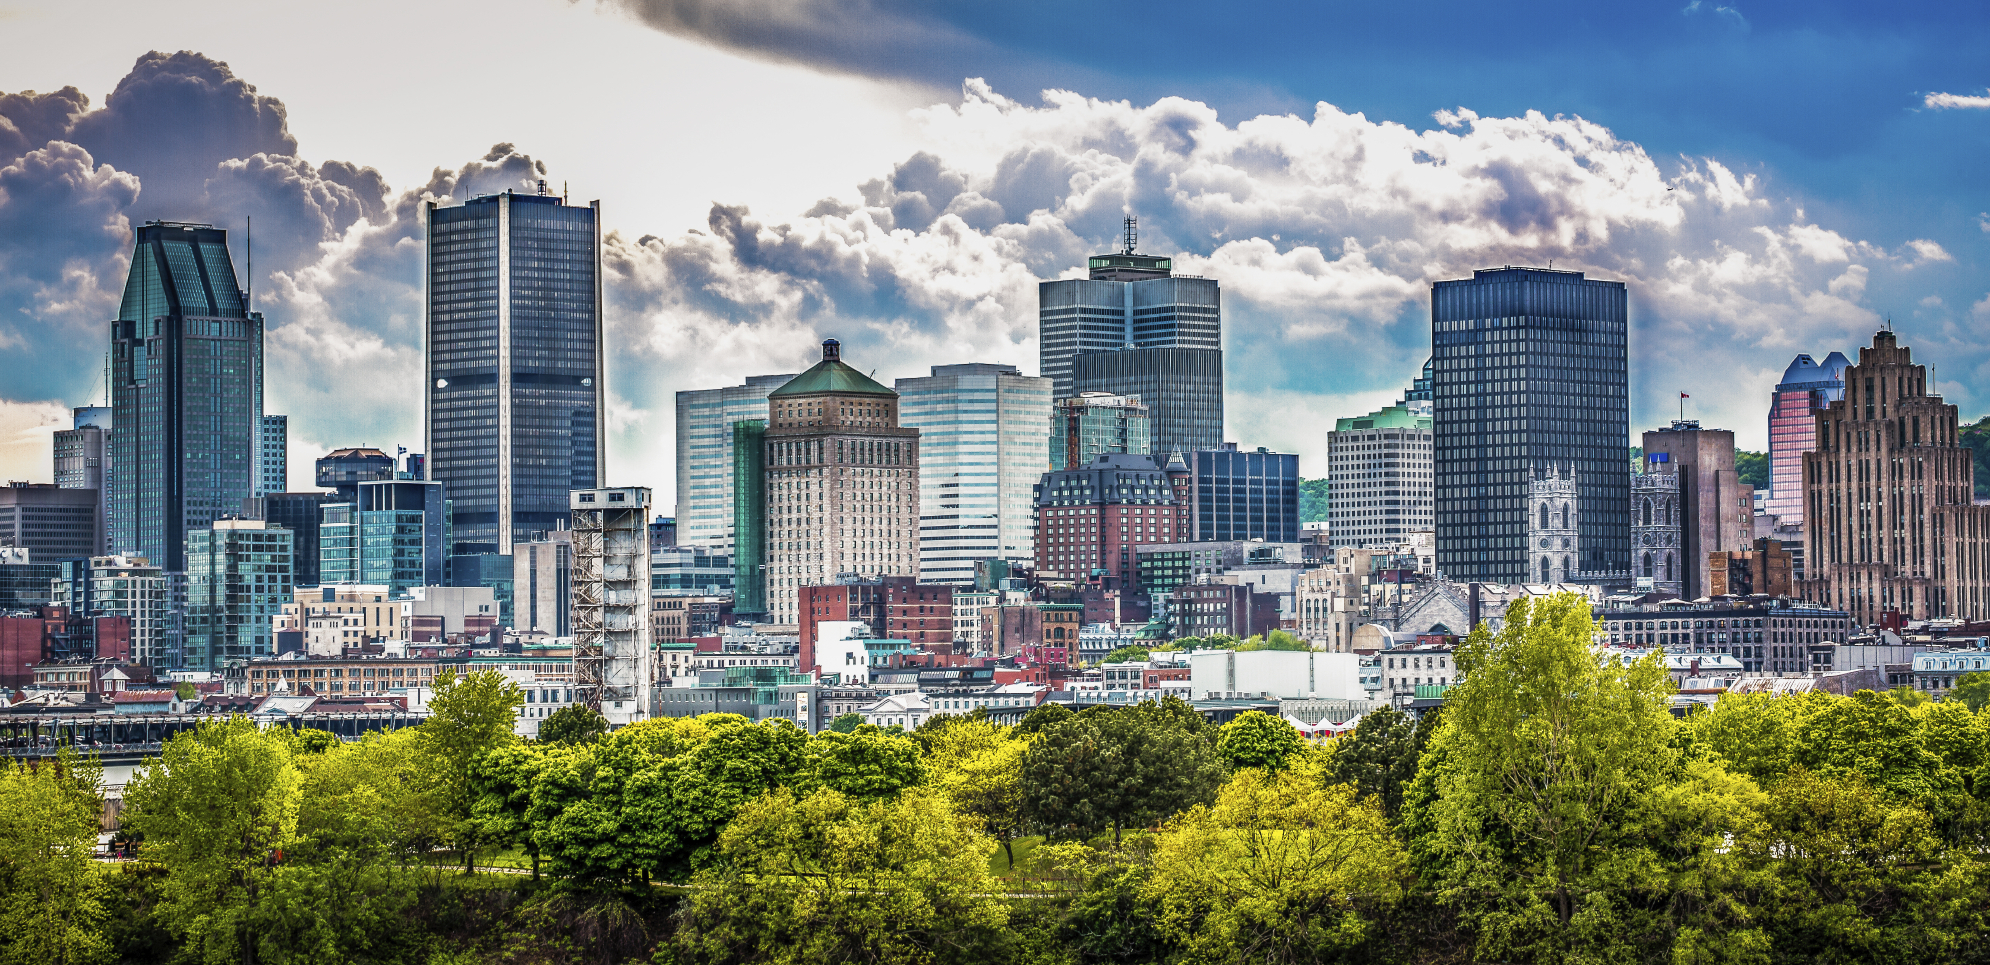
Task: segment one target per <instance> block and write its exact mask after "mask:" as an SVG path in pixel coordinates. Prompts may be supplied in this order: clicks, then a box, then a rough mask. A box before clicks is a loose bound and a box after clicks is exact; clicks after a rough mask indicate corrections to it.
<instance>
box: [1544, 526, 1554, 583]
mask: <svg viewBox="0 0 1990 965" xmlns="http://www.w3.org/2000/svg"><path fill="white" fill-rule="evenodd" d="M1541 515H1542V516H1543V517H1546V516H1547V515H1548V510H1547V509H1546V508H1545V507H1544V508H1542V510H1541ZM1541 582H1543V583H1553V582H1555V581H1554V580H1552V579H1550V578H1549V573H1548V558H1547V557H1545V556H1543V557H1541Z"/></svg>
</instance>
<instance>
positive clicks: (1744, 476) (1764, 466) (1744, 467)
mask: <svg viewBox="0 0 1990 965" xmlns="http://www.w3.org/2000/svg"><path fill="white" fill-rule="evenodd" d="M1734 475H1735V477H1736V478H1737V479H1739V480H1740V482H1741V484H1742V485H1744V486H1747V487H1749V488H1750V489H1767V488H1769V454H1768V453H1766V452H1744V451H1742V450H1739V449H1737V450H1735V453H1734Z"/></svg>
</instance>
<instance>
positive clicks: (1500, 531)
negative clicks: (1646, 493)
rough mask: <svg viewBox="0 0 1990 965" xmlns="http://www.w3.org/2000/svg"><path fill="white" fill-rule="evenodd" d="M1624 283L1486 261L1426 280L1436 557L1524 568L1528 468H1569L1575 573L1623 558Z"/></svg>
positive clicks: (1490, 572) (1464, 568)
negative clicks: (1455, 276)
mask: <svg viewBox="0 0 1990 965" xmlns="http://www.w3.org/2000/svg"><path fill="white" fill-rule="evenodd" d="M1628 305H1629V299H1628V293H1627V291H1626V289H1625V288H1624V285H1623V283H1621V282H1605V281H1596V280H1593V279H1587V278H1584V277H1583V275H1582V273H1581V272H1573V271H1549V270H1543V269H1539V268H1495V269H1488V270H1482V271H1478V272H1474V273H1473V277H1472V278H1470V279H1464V280H1458V281H1440V282H1437V283H1436V284H1435V285H1433V286H1432V288H1431V308H1430V313H1431V315H1430V320H1431V341H1432V344H1433V346H1434V347H1435V358H1434V360H1433V362H1432V370H1431V371H1432V377H1433V379H1434V383H1433V385H1432V390H1433V392H1434V393H1435V400H1434V401H1435V408H1434V412H1435V422H1434V430H1433V431H1434V439H1433V440H1432V441H1433V450H1432V465H1433V469H1432V473H1433V475H1434V477H1435V479H1434V494H1433V495H1434V498H1435V500H1436V506H1437V512H1436V532H1437V567H1438V569H1439V570H1441V571H1442V572H1443V573H1444V574H1445V575H1446V576H1448V577H1450V578H1452V579H1462V580H1479V581H1497V582H1519V581H1523V580H1528V579H1533V578H1534V577H1535V576H1538V570H1537V569H1536V567H1537V566H1538V557H1537V555H1536V554H1535V553H1534V552H1531V551H1530V543H1529V534H1528V511H1529V509H1530V506H1529V491H1528V489H1529V485H1528V484H1529V481H1530V472H1531V471H1534V470H1538V469H1542V468H1545V467H1548V466H1556V467H1559V468H1560V470H1561V471H1562V472H1563V473H1564V474H1572V475H1573V476H1574V477H1575V479H1576V485H1577V493H1576V499H1577V502H1578V504H1579V505H1578V506H1577V507H1576V510H1575V512H1574V515H1575V517H1576V518H1578V519H1579V520H1580V521H1581V530H1580V532H1578V533H1577V534H1576V535H1575V537H1573V541H1574V542H1578V543H1580V555H1579V556H1577V557H1575V558H1574V559H1572V560H1570V565H1571V566H1572V567H1573V568H1574V569H1576V570H1578V571H1581V572H1591V573H1623V574H1625V576H1626V578H1628V575H1629V573H1630V569H1631V558H1630V557H1631V553H1630V537H1631V533H1630V473H1628V472H1626V471H1625V464H1624V453H1625V452H1626V451H1627V450H1628V448H1629V446H1630V440H1629V435H1630V432H1629V414H1628V412H1629V410H1628V408H1627V405H1628V402H1627V382H1628V371H1627V366H1628V362H1627V360H1626V355H1625V350H1626V342H1625V331H1626V325H1627V321H1628V318H1627V312H1628V310H1629V309H1628Z"/></svg>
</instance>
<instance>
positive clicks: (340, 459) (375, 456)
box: [311, 447, 397, 503]
mask: <svg viewBox="0 0 1990 965" xmlns="http://www.w3.org/2000/svg"><path fill="white" fill-rule="evenodd" d="M311 471H312V475H313V477H314V478H315V479H316V480H317V483H318V487H319V488H321V489H330V490H333V491H335V492H337V493H338V494H339V496H340V497H342V498H341V500H340V501H341V502H348V503H350V502H355V501H357V500H358V499H359V484H360V483H363V482H377V481H379V480H383V479H393V478H394V477H395V476H396V475H397V473H396V471H395V467H394V457H393V456H390V455H388V454H386V453H384V452H381V451H380V450H378V449H368V448H365V447H352V448H346V449H334V450H332V451H331V452H328V453H325V454H324V455H322V456H319V457H318V459H317V461H316V462H313V463H312V464H311Z"/></svg>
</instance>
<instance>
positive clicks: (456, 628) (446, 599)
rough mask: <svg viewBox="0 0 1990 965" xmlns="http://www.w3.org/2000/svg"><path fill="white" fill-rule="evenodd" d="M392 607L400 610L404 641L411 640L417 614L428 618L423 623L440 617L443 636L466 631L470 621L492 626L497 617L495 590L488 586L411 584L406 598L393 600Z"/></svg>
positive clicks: (401, 635)
mask: <svg viewBox="0 0 1990 965" xmlns="http://www.w3.org/2000/svg"><path fill="white" fill-rule="evenodd" d="M395 606H396V607H397V608H399V610H400V619H401V627H400V628H401V632H400V637H401V639H403V640H412V639H414V634H413V632H412V630H413V628H414V626H415V622H416V618H417V617H422V618H429V619H424V620H423V621H422V622H423V623H424V624H430V623H433V621H434V620H436V619H439V620H440V621H441V624H440V627H439V629H440V632H441V633H442V635H443V636H444V637H445V638H446V637H448V636H449V635H451V634H458V633H463V632H465V631H466V630H467V629H468V628H469V627H470V626H471V624H472V623H473V622H474V623H476V624H477V625H479V626H485V625H495V624H496V622H497V616H498V605H497V591H496V590H494V589H492V588H490V587H488V586H411V587H409V588H408V599H405V600H398V601H395Z"/></svg>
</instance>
